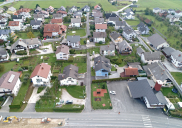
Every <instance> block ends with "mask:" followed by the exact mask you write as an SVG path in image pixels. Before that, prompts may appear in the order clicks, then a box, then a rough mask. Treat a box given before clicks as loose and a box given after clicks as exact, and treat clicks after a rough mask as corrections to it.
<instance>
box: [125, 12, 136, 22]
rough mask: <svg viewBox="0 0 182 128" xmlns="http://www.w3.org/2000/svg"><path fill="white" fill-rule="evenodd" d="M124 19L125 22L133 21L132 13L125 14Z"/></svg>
mask: <svg viewBox="0 0 182 128" xmlns="http://www.w3.org/2000/svg"><path fill="white" fill-rule="evenodd" d="M124 19H125V20H131V19H135V16H134V15H133V13H131V12H128V13H126V15H125V17H124Z"/></svg>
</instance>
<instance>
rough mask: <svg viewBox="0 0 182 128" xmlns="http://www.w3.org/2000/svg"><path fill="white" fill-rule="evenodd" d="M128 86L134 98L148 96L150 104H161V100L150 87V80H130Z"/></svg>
mask: <svg viewBox="0 0 182 128" xmlns="http://www.w3.org/2000/svg"><path fill="white" fill-rule="evenodd" d="M128 87H129V90H130V93H131V95H132V98H142V97H146V98H147V100H148V102H149V104H159V103H160V102H159V100H158V99H157V97H156V95H155V94H154V92H153V89H152V88H151V87H150V84H149V82H148V81H147V80H146V79H145V80H139V81H134V82H129V83H128Z"/></svg>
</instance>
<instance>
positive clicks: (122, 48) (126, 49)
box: [116, 40, 132, 54]
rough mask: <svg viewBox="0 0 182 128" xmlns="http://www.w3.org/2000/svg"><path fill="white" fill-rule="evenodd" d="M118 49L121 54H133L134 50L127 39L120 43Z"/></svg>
mask: <svg viewBox="0 0 182 128" xmlns="http://www.w3.org/2000/svg"><path fill="white" fill-rule="evenodd" d="M116 49H117V51H118V53H119V54H131V52H132V47H131V46H130V45H129V44H128V42H127V41H126V40H123V41H122V42H120V43H118V44H117V46H116Z"/></svg>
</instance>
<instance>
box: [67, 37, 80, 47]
mask: <svg viewBox="0 0 182 128" xmlns="http://www.w3.org/2000/svg"><path fill="white" fill-rule="evenodd" d="M67 42H68V46H70V47H72V48H79V47H80V36H67Z"/></svg>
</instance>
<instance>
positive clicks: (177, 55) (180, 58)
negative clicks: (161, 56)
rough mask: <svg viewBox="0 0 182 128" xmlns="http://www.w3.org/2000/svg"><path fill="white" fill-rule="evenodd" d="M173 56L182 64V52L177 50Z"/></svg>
mask: <svg viewBox="0 0 182 128" xmlns="http://www.w3.org/2000/svg"><path fill="white" fill-rule="evenodd" d="M171 56H173V58H174V59H176V60H177V61H178V62H182V52H181V51H179V50H175V51H173V52H172V53H171Z"/></svg>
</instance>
